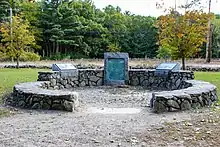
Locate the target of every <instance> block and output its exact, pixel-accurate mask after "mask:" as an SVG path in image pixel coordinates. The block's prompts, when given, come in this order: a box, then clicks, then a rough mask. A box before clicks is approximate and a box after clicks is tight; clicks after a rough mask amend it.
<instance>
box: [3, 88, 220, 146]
mask: <svg viewBox="0 0 220 147" xmlns="http://www.w3.org/2000/svg"><path fill="white" fill-rule="evenodd" d="M73 90H74V91H77V92H79V99H80V101H81V107H80V108H79V110H78V111H77V112H74V113H69V112H60V111H36V110H18V113H17V114H16V115H13V116H10V117H3V118H1V119H0V146H2V147H18V146H31V147H32V146H36V147H39V146H40V147H48V146H54V147H55V146H61V147H64V146H74V147H84V146H85V147H96V146H100V147H116V146H118V147H130V146H137V147H141V146H142V147H144V146H147V147H148V146H155V147H157V146H211V143H212V145H213V146H214V145H216V144H217V143H216V141H218V138H220V137H218V136H219V135H218V130H220V128H219V126H220V124H219V122H218V117H217V116H218V115H217V113H213V112H212V113H210V111H208V110H207V109H203V110H199V111H200V113H197V111H195V112H194V111H187V112H170V113H164V114H155V113H152V112H151V110H150V108H149V107H148V103H149V99H150V91H147V90H145V89H142V88H140V87H136V88H135V87H128V88H116V87H115V88H114V87H106V86H103V87H93V88H92V87H91V88H77V89H73ZM94 107H95V108H98V110H99V111H95V112H94V109H91V108H94ZM121 108H123V109H121ZM119 110H120V111H119ZM130 110H132V112H134V111H133V110H140V111H135V112H134V113H130V112H131V111H130ZM103 112H104V113H103ZM105 112H108V113H105ZM112 112H114V113H112ZM115 112H117V113H115ZM120 112H121V113H120ZM122 112H123V113H122ZM210 120H212V121H210ZM213 120H214V121H213ZM214 123H215V125H214ZM196 132H199V133H196ZM207 139H209V140H212V141H208V140H207Z"/></svg>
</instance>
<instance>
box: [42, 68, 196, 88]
mask: <svg viewBox="0 0 220 147" xmlns="http://www.w3.org/2000/svg"><path fill="white" fill-rule="evenodd" d="M192 79H194V73H193V72H191V71H173V72H171V73H170V74H168V76H165V77H161V76H156V75H155V70H146V69H131V70H129V82H128V84H129V85H132V86H144V87H146V88H148V89H158V90H174V89H179V88H182V87H186V86H185V85H184V84H186V83H184V82H183V81H185V80H192ZM103 80H104V71H103V70H102V69H79V70H78V71H77V72H76V73H74V74H70V75H68V73H65V72H39V75H38V81H50V82H49V84H46V85H44V87H43V88H48V89H63V88H72V87H82V86H101V85H103V84H104V83H103Z"/></svg>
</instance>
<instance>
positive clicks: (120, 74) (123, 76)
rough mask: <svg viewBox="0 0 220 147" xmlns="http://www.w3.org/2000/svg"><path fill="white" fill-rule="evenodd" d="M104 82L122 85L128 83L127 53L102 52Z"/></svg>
mask: <svg viewBox="0 0 220 147" xmlns="http://www.w3.org/2000/svg"><path fill="white" fill-rule="evenodd" d="M104 59H105V63H104V84H105V85H124V84H127V83H128V80H129V77H128V53H120V52H116V53H112V52H107V53H104Z"/></svg>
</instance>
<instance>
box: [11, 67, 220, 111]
mask: <svg viewBox="0 0 220 147" xmlns="http://www.w3.org/2000/svg"><path fill="white" fill-rule="evenodd" d="M128 75H129V81H128V84H129V85H132V86H144V87H146V88H148V89H157V90H168V91H162V92H155V93H153V94H152V99H151V107H152V109H153V111H154V112H164V111H175V110H187V109H191V108H200V107H203V106H209V105H211V103H212V102H214V101H216V100H217V95H216V87H215V86H214V85H212V84H210V83H208V82H202V81H196V80H193V79H194V74H193V72H190V71H172V72H170V73H169V75H168V76H167V77H159V76H156V75H155V70H147V69H130V70H129V71H128ZM101 85H104V70H103V69H79V70H76V71H75V72H74V73H68V72H60V71H57V72H53V71H51V72H39V75H38V82H32V83H22V84H18V85H15V86H14V92H13V98H12V99H11V100H8V103H10V104H12V105H15V106H19V107H22V108H33V109H38V108H43V109H56V110H66V111H73V110H75V109H76V108H77V107H78V105H79V102H78V95H77V93H75V92H68V91H64V90H61V89H64V88H65V89H70V88H74V87H83V86H101ZM146 103H147V102H146Z"/></svg>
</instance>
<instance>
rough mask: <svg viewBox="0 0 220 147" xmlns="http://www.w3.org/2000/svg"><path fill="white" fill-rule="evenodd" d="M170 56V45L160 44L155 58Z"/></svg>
mask: <svg viewBox="0 0 220 147" xmlns="http://www.w3.org/2000/svg"><path fill="white" fill-rule="evenodd" d="M170 57H171V49H170V46H160V47H159V49H158V51H157V58H161V59H167V58H170Z"/></svg>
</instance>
